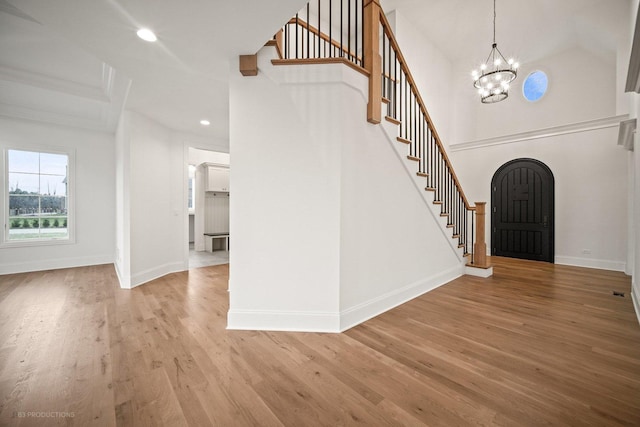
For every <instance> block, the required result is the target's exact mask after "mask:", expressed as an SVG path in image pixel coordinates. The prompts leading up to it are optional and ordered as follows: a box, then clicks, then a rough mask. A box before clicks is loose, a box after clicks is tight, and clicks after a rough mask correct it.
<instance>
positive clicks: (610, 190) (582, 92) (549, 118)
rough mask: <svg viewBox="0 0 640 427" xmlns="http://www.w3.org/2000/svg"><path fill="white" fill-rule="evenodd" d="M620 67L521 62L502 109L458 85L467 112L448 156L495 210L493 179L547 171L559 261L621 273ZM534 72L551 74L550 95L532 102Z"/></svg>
mask: <svg viewBox="0 0 640 427" xmlns="http://www.w3.org/2000/svg"><path fill="white" fill-rule="evenodd" d="M617 66H618V61H617V59H616V55H609V56H602V55H595V54H593V53H591V52H589V51H586V50H583V49H581V48H579V47H575V48H573V49H569V50H567V51H565V52H562V53H561V54H557V55H553V56H550V57H546V58H541V59H539V60H537V61H535V62H531V63H524V64H522V66H521V68H520V70H519V74H518V78H517V80H516V84H514V85H512V88H511V90H510V95H509V98H508V99H507V100H506V101H503V102H500V103H497V104H482V103H481V102H480V101H479V99H477V96H476V93H475V92H474V91H473V90H472V88H471V86H470V84H469V81H468V80H469V78H468V75H467V76H465V79H462V78H461V79H460V80H459V81H458V82H457V83H456V85H457V86H458V88H457V90H456V105H459V106H461V107H460V108H457V109H456V112H455V114H454V119H455V128H456V130H455V132H454V134H455V135H454V141H453V142H452V143H451V144H450V157H451V160H452V162H453V164H454V167H455V170H456V173H457V174H458V176H459V177H460V180H461V183H462V186H463V188H464V190H465V192H466V194H467V196H468V197H469V198H470V199H472V200H473V201H487V202H489V203H490V200H491V194H490V184H491V178H492V176H493V174H494V173H495V171H496V170H497V169H498V168H499V167H500V166H501V165H503V164H504V163H506V162H508V161H510V160H513V159H516V158H527V157H530V158H535V159H538V160H540V161H542V162H544V163H545V164H547V166H549V167H550V168H551V170H552V171H553V173H554V176H555V183H556V196H555V197H556V212H555V213H556V228H555V232H556V236H555V255H556V262H558V263H563V264H572V265H582V266H588V267H595V268H605V269H612V270H619V271H624V270H625V266H626V263H627V248H626V241H627V216H628V203H627V199H628V196H627V188H628V181H629V180H628V177H627V170H628V162H627V159H626V157H627V155H626V153H625V152H624V151H623V150H622V149H620V148H619V147H617V146H616V141H617V126H618V125H617V124H618V122H619V121H620V120H621V119H624V118H626V116H624V115H620V116H617V115H616V114H617V113H618V112H620V111H619V110H620V109H619V108H618V101H617V99H618V96H617V94H616V87H617V86H618V83H617V76H618V74H619V73H618V71H617ZM584 69H588V70H589V73H580V72H576V70H584ZM534 70H542V71H544V72H545V73H547V75H548V77H549V88H548V91H547V93H546V94H545V96H544V97H543V98H542V99H540V100H539V101H537V102H534V103H530V102H528V101H526V100H525V99H524V97H523V96H522V93H521V91H522V84H523V82H524V79H525V78H526V76H527V75H528V74H529V73H530V72H531V71H534ZM467 74H468V73H467ZM458 75H462V73H461V72H458ZM594 82H597V84H595V83H594ZM490 236H491V234H490V216H489V218H488V221H487V237H488V240H489V241H490ZM487 248H488V250H489V251H490V248H491V246H490V245H489V242H488V245H487Z"/></svg>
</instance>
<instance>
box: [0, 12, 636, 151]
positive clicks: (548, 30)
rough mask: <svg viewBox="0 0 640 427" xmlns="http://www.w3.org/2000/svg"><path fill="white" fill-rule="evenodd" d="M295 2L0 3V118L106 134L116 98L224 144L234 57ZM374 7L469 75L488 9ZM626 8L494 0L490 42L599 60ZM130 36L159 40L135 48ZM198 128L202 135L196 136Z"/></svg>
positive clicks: (271, 29)
mask: <svg viewBox="0 0 640 427" xmlns="http://www.w3.org/2000/svg"><path fill="white" fill-rule="evenodd" d="M305 3H306V1H305V0H233V1H231V0H227V1H225V0H189V1H176V0H154V1H149V0H126V1H125V0H93V1H86V0H56V1H52V0H0V114H4V115H12V116H17V117H23V118H33V119H39V120H45V121H53V122H61V123H63V124H70V125H77V126H82V127H89V128H95V129H101V130H107V131H111V132H112V131H113V130H114V129H115V125H116V123H117V117H118V114H119V111H120V110H121V108H122V107H123V104H124V102H125V99H126V108H128V109H132V110H134V111H138V112H141V113H143V114H145V115H147V116H149V117H151V118H153V119H154V120H156V121H158V122H160V123H162V124H164V125H166V126H167V127H169V128H171V129H174V130H177V131H182V132H189V133H193V134H198V135H202V136H205V137H208V138H211V139H219V140H223V141H227V140H228V133H229V129H228V78H229V75H230V72H237V65H236V64H237V58H238V55H240V54H249V53H254V52H256V51H257V50H258V49H259V48H260V46H262V45H263V44H264V42H265V41H266V40H267V39H268V38H270V36H271V35H272V34H274V33H275V32H276V31H277V29H278V28H279V27H280V26H281V25H282V24H283V23H284V22H285V21H286V20H287V19H288V18H289V17H290V16H292V15H293V14H294V13H295V11H296V10H298V9H300V8H301V7H302V6H304V4H305ZM382 6H383V8H384V9H385V10H386V11H391V10H393V9H397V10H398V11H399V13H400V14H401V15H403V16H404V17H405V18H406V19H408V20H409V21H410V22H412V23H413V24H414V25H416V26H417V27H418V28H419V30H420V31H421V32H423V33H424V34H425V35H426V36H427V37H428V38H429V39H430V40H432V41H433V42H434V44H435V45H437V46H439V47H440V48H441V49H442V51H443V53H444V54H445V55H447V57H448V58H449V59H450V60H451V61H452V62H453V63H456V64H460V65H461V66H466V64H469V67H473V66H475V65H476V64H477V63H479V62H480V61H483V60H484V59H485V56H486V55H487V54H488V52H489V49H490V44H491V37H492V19H493V10H492V8H493V2H492V0H382ZM629 10H630V0H508V1H507V0H498V1H497V41H498V44H499V47H500V48H501V50H502V51H503V53H505V55H509V56H511V55H513V56H515V57H517V58H518V60H519V61H520V62H526V61H533V60H536V59H538V58H541V57H543V56H546V55H549V54H552V53H555V52H561V51H562V50H565V49H567V48H570V47H574V46H581V47H583V48H585V49H588V50H590V51H592V52H594V53H596V54H598V55H602V56H605V57H607V58H611V57H612V55H615V49H616V47H617V45H618V42H619V41H620V38H622V37H627V36H626V34H627V32H626V30H627V28H628V27H629V20H630V18H629V16H628V15H629ZM140 26H147V27H149V28H152V29H153V30H154V31H155V32H156V33H157V35H158V37H159V41H158V42H157V43H155V44H149V43H145V42H143V41H141V40H139V39H138V38H137V37H136V35H135V30H136V29H137V28H138V27H140ZM623 30H624V31H623ZM130 81H131V86H130V90H129V92H128V97H126V95H127V90H128V88H129V86H128V83H129V82H130ZM125 97H126V98H125ZM202 118H207V119H209V120H210V121H211V123H212V124H211V126H209V127H206V128H205V127H202V126H200V125H199V123H198V122H199V120H200V119H202Z"/></svg>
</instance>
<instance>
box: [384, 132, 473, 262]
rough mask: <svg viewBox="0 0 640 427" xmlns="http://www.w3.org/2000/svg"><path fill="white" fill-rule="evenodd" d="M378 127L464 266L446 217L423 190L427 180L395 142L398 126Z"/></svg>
mask: <svg viewBox="0 0 640 427" xmlns="http://www.w3.org/2000/svg"><path fill="white" fill-rule="evenodd" d="M379 126H380V128H381V129H382V131H383V133H384V135H385V137H386V138H387V140H388V141H389V143H390V144H391V145H392V146H393V148H394V152H395V153H396V155H397V156H398V160H400V162H401V163H402V165H403V166H404V169H405V170H406V172H407V174H408V175H409V178H410V180H411V182H412V183H413V185H414V187H415V189H416V191H418V193H419V194H420V196H421V197H422V199H423V200H424V202H425V205H426V206H427V209H428V211H429V212H430V213H431V215H432V216H433V218H434V220H435V221H436V222H437V223H438V224H439V225H440V227H439V229H440V231H442V234H443V236H444V237H445V238H446V239H447V241H448V242H449V245H450V246H451V249H452V250H453V251H454V253H455V254H456V256H457V257H458V259H459V260H460V262H462V263H463V265H464V264H466V263H467V257H466V256H465V255H464V248H460V247H458V238H456V237H453V234H452V232H451V229H450V228H448V227H447V222H448V219H447V217H444V216H441V215H440V212H441V208H440V206H439V205H436V204H434V203H433V201H434V198H433V193H432V192H430V191H426V190H425V187H426V186H427V179H426V178H425V177H422V176H418V175H416V162H415V161H412V160H409V159H408V158H407V154H409V153H408V150H407V148H406V147H407V146H406V144H402V143H399V142H398V140H397V137H398V127H399V126H398V125H397V124H394V123H389V122H387V121H385V120H383V121H382V122H381V123H380V124H379Z"/></svg>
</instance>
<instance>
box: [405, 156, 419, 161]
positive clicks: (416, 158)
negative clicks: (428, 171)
mask: <svg viewBox="0 0 640 427" xmlns="http://www.w3.org/2000/svg"><path fill="white" fill-rule="evenodd" d="M407 159H409V160H413V161H414V162H419V161H420V157H416V156H407Z"/></svg>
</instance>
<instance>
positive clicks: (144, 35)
mask: <svg viewBox="0 0 640 427" xmlns="http://www.w3.org/2000/svg"><path fill="white" fill-rule="evenodd" d="M136 34H137V35H138V37H140V38H141V39H142V40H144V41H146V42H154V41H156V40H158V37H156V35H155V34H154V32H153V31H151V30H150V29H148V28H140V29H139V30H138V32H137V33H136Z"/></svg>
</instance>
